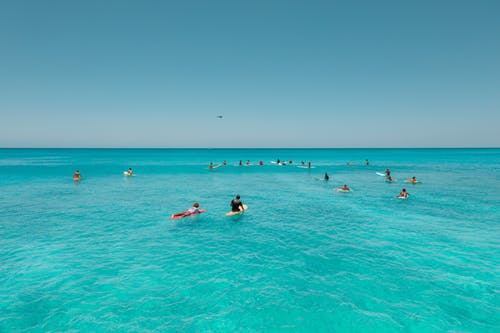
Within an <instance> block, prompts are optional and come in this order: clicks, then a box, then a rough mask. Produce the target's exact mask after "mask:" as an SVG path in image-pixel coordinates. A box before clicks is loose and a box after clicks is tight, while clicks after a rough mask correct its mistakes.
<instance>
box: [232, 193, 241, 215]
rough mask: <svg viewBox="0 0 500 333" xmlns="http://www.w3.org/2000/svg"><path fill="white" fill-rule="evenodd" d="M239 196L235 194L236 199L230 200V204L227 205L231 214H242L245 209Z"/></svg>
mask: <svg viewBox="0 0 500 333" xmlns="http://www.w3.org/2000/svg"><path fill="white" fill-rule="evenodd" d="M240 198H241V197H240V195H239V194H237V195H236V198H234V199H233V200H231V203H230V204H229V205H230V206H231V212H233V213H234V212H242V211H244V210H245V207H243V203H242V202H241V200H240Z"/></svg>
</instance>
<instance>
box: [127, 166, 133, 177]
mask: <svg viewBox="0 0 500 333" xmlns="http://www.w3.org/2000/svg"><path fill="white" fill-rule="evenodd" d="M127 173H128V175H129V176H132V175H133V174H134V171H132V168H128V171H127Z"/></svg>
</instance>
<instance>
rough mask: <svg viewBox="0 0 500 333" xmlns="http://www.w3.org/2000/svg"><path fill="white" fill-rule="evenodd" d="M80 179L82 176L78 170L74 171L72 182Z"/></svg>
mask: <svg viewBox="0 0 500 333" xmlns="http://www.w3.org/2000/svg"><path fill="white" fill-rule="evenodd" d="M80 179H82V175H81V174H80V171H79V170H76V171H75V173H74V174H73V180H74V181H78V180H80Z"/></svg>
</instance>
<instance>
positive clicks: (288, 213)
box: [0, 149, 500, 332]
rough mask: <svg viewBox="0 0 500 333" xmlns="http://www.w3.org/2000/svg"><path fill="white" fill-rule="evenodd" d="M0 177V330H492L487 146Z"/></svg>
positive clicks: (204, 154)
mask: <svg viewBox="0 0 500 333" xmlns="http://www.w3.org/2000/svg"><path fill="white" fill-rule="evenodd" d="M277 158H280V159H281V160H290V159H291V160H293V161H294V165H292V166H277V165H272V164H270V161H271V160H276V159H277ZM247 159H248V160H251V161H252V162H253V163H256V162H257V161H259V160H263V161H264V163H265V165H264V166H255V165H254V166H249V167H244V166H243V167H240V166H237V164H238V161H239V160H243V162H245V161H246V160H247ZM365 159H369V160H370V165H369V166H366V165H364V161H365ZM223 160H227V162H228V166H226V167H221V168H218V169H215V170H208V168H207V166H208V163H209V162H210V161H213V162H214V163H218V162H221V161H223ZM301 160H304V161H306V162H307V161H311V162H312V163H313V166H315V168H314V169H303V168H297V167H296V164H297V163H298V162H299V161H301ZM347 162H351V163H353V164H354V165H353V166H348V165H347V164H346V163H347ZM129 167H132V168H134V170H135V172H136V173H137V176H136V177H125V176H123V174H122V172H123V171H125V170H126V169H128V168H129ZM387 167H388V168H390V169H391V170H392V174H393V177H394V178H396V179H397V181H396V182H395V183H386V182H385V181H384V177H380V176H378V175H376V174H375V172H383V171H384V170H385V168H387ZM75 169H79V170H80V171H81V173H82V175H83V179H82V181H81V182H79V183H76V184H75V183H74V182H73V180H72V174H73V172H74V171H75ZM325 171H327V172H328V173H329V175H330V177H331V179H330V181H328V182H325V181H321V180H319V179H321V178H322V176H323V174H324V172H325ZM0 175H1V177H0V332H47V331H65V332H71V331H119V332H121V331H134V332H136V331H141V332H147V331H183V332H235V331H236V332H263V331H264V332H284V331H287V332H291V331H295V332H367V331H369V332H395V331H398V332H399V331H405V332H437V331H453V332H498V331H499V330H500V315H499V313H500V311H499V310H500V290H499V285H500V283H499V282H500V278H499V273H500V271H499V267H500V211H499V208H498V207H499V205H498V203H499V199H500V195H499V189H500V149H243V150H237V149H0ZM411 176H416V177H417V178H419V179H421V180H422V183H421V184H417V185H411V184H408V183H405V182H404V179H406V178H409V177H411ZM344 183H346V184H348V185H349V186H350V187H351V188H352V189H353V192H351V193H339V192H336V191H334V190H333V189H334V188H335V187H336V186H339V185H342V184H344ZM402 187H406V188H407V189H408V192H409V193H410V198H409V199H408V200H398V199H396V198H395V195H396V194H398V193H399V191H400V190H401V188H402ZM237 193H239V194H241V196H242V200H243V202H244V203H245V204H248V206H249V210H248V212H246V213H244V214H243V215H241V216H237V217H230V218H228V217H226V216H224V213H225V212H227V211H228V210H229V201H230V200H231V199H232V197H233V196H234V195H235V194H237ZM194 201H199V202H200V205H201V207H202V208H205V209H206V210H207V212H206V213H204V214H201V215H199V216H196V217H191V218H184V219H181V220H175V221H170V220H169V215H170V214H172V213H176V212H179V211H182V210H184V209H186V208H188V207H189V206H190V205H191V204H192V203H193V202H194Z"/></svg>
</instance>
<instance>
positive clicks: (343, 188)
mask: <svg viewBox="0 0 500 333" xmlns="http://www.w3.org/2000/svg"><path fill="white" fill-rule="evenodd" d="M337 191H342V192H351V189H350V188H349V186H347V184H344V186H340V187H337Z"/></svg>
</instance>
